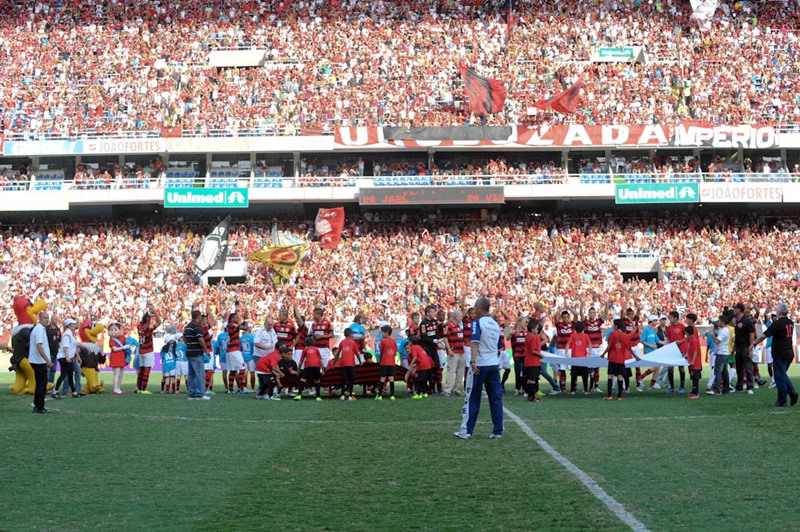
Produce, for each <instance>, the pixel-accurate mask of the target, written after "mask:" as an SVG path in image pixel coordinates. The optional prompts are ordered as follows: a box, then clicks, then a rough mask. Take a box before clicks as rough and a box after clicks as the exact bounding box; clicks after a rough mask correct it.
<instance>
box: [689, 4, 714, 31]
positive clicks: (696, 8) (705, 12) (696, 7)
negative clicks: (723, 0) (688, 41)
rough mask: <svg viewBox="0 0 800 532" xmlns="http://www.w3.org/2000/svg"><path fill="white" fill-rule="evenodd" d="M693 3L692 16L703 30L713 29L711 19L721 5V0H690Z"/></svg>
mask: <svg viewBox="0 0 800 532" xmlns="http://www.w3.org/2000/svg"><path fill="white" fill-rule="evenodd" d="M690 1H691V4H692V18H693V19H695V20H696V21H697V25H698V26H699V27H700V29H701V30H703V31H708V30H710V29H711V19H712V18H714V13H715V12H716V11H717V6H719V0H690Z"/></svg>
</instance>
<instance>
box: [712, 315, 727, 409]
mask: <svg viewBox="0 0 800 532" xmlns="http://www.w3.org/2000/svg"><path fill="white" fill-rule="evenodd" d="M714 339H715V340H716V342H717V345H716V346H715V347H714V358H713V360H712V359H711V357H709V362H711V363H712V364H713V365H714V383H713V384H712V385H711V388H709V389H708V390H707V391H706V393H707V394H708V395H721V394H724V393H728V389H729V388H730V379H729V377H728V357H730V356H731V352H730V349H729V348H728V344H729V342H730V340H731V332H730V330H729V329H728V327H727V326H726V324H725V319H724V318H722V317H720V318H717V321H716V323H714Z"/></svg>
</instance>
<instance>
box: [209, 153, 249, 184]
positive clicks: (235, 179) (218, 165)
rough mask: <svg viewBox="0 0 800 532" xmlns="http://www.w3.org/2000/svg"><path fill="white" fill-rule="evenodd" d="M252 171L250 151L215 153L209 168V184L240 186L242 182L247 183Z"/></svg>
mask: <svg viewBox="0 0 800 532" xmlns="http://www.w3.org/2000/svg"><path fill="white" fill-rule="evenodd" d="M252 171H253V168H252V164H251V163H250V154H249V153H226V154H215V155H213V156H212V158H211V168H209V170H208V186H209V187H211V188H232V187H238V186H240V184H241V183H247V180H249V179H250V176H251V175H252ZM240 180H242V181H240Z"/></svg>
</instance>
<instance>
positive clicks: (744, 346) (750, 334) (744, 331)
mask: <svg viewBox="0 0 800 532" xmlns="http://www.w3.org/2000/svg"><path fill="white" fill-rule="evenodd" d="M733 314H734V316H735V317H736V326H735V332H734V335H733V349H734V355H735V357H736V358H735V360H736V374H737V375H738V376H739V378H738V379H737V380H736V391H737V392H741V391H742V390H743V389H744V386H745V383H747V393H748V394H749V395H753V393H754V392H753V343H754V342H755V340H756V328H755V325H753V320H752V319H750V316H748V315H747V309H746V308H745V306H744V303H737V304H736V306H735V307H733Z"/></svg>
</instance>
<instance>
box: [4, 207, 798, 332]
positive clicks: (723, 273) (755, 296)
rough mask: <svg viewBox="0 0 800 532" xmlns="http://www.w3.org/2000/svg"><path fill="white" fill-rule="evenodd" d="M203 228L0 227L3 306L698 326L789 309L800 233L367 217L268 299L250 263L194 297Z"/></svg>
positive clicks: (243, 226)
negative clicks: (471, 312)
mask: <svg viewBox="0 0 800 532" xmlns="http://www.w3.org/2000/svg"><path fill="white" fill-rule="evenodd" d="M276 222H277V223H278V226H279V228H280V229H281V230H283V231H287V232H289V233H291V234H293V235H294V236H297V237H299V238H306V237H307V235H308V233H309V232H310V231H312V230H313V223H312V222H311V221H309V220H304V219H302V218H293V217H281V219H280V220H279V221H278V220H276ZM272 224H273V222H272V221H267V222H265V221H259V222H256V221H246V220H244V221H241V222H234V223H233V225H232V226H231V234H230V237H229V238H230V253H231V255H233V256H239V257H246V256H248V255H249V254H250V253H253V252H255V251H257V250H259V249H260V248H261V247H262V245H263V244H265V243H266V242H267V241H269V238H270V236H269V235H270V231H271V228H272ZM210 229H211V227H210V225H209V222H207V221H206V222H199V221H192V220H183V219H181V220H178V219H167V220H164V221H161V222H157V221H147V220H139V221H136V220H133V219H131V220H127V221H114V222H110V221H109V222H87V223H68V224H52V225H36V224H25V225H5V226H4V227H3V228H2V231H1V232H0V257H2V262H3V277H4V281H5V282H4V284H6V288H5V293H6V294H12V295H16V294H27V295H30V296H31V297H34V296H38V295H41V296H43V297H44V298H45V299H47V301H48V302H49V303H50V304H51V305H52V307H53V308H56V309H59V313H61V314H62V317H63V316H66V315H75V316H85V317H87V318H89V319H100V318H108V317H111V316H113V318H114V319H116V320H119V321H121V322H123V323H133V322H134V321H135V319H136V316H137V315H139V314H140V313H141V312H142V311H143V309H145V308H146V307H147V305H148V303H149V304H151V305H153V306H155V307H157V308H159V309H160V310H161V312H162V315H163V318H164V320H165V321H166V322H170V323H177V322H181V321H184V320H186V319H187V318H188V317H189V312H190V311H191V309H192V308H197V307H198V306H202V307H203V309H204V310H205V309H207V310H208V311H210V312H213V313H217V311H218V310H219V309H224V308H230V307H231V305H232V302H233V301H234V300H239V301H241V302H242V304H244V305H246V306H247V307H248V308H250V309H251V310H252V311H253V312H254V313H256V314H257V315H259V316H263V315H264V314H265V313H267V312H270V311H271V310H273V309H275V308H278V307H281V306H287V307H288V306H291V305H294V304H296V305H298V306H299V307H300V308H301V310H302V311H303V313H304V314H305V315H310V310H311V309H312V308H313V307H316V306H323V307H325V308H326V310H327V311H328V312H329V315H330V317H331V319H333V320H337V321H341V320H344V319H346V318H347V317H348V316H353V315H354V314H355V313H357V312H360V313H362V314H364V316H365V318H366V320H367V322H368V323H370V324H373V325H374V324H376V323H378V322H380V321H386V322H389V323H390V324H392V325H393V326H404V325H405V323H406V321H407V317H408V315H409V314H410V313H411V312H412V311H414V310H419V309H420V308H421V307H423V306H425V305H427V304H428V303H430V302H439V303H442V304H444V305H445V306H452V305H455V304H456V303H459V304H460V303H463V302H465V301H467V300H469V299H470V298H474V297H478V296H489V297H491V298H492V301H493V303H494V304H495V305H497V306H498V307H499V308H501V309H503V310H504V311H505V312H507V313H508V314H509V315H519V314H520V313H522V312H524V311H525V310H526V309H528V308H530V306H531V305H532V303H533V302H534V301H543V302H545V303H546V304H547V305H548V306H552V307H561V306H569V307H572V308H578V307H579V306H581V303H583V304H584V306H586V305H589V304H593V305H595V306H598V308H599V307H604V306H605V305H606V304H608V305H610V309H611V312H612V313H615V314H617V315H619V313H620V311H621V309H623V308H626V307H628V306H632V305H633V306H636V307H637V308H640V309H641V311H642V313H657V314H660V313H662V312H665V311H668V310H672V309H675V308H677V309H689V310H691V311H693V312H695V313H696V314H697V315H698V316H700V317H701V320H707V319H709V318H710V317H713V316H717V315H718V314H719V313H720V311H721V309H722V307H723V305H725V304H731V302H733V301H738V300H744V301H745V302H746V303H748V306H749V307H753V308H757V309H760V311H761V312H762V313H763V312H764V311H765V310H766V309H767V308H769V307H773V308H774V303H775V300H776V298H784V299H785V300H786V301H788V302H789V304H790V305H792V307H793V308H794V307H797V306H800V295H799V294H798V292H797V288H798V286H800V276H799V275H798V274H797V272H796V268H795V267H794V266H795V265H794V261H795V256H796V255H797V249H798V246H800V244H798V238H797V236H798V234H799V233H798V226H797V223H796V220H794V219H792V218H786V217H770V216H767V215H763V214H750V215H745V214H741V215H723V214H712V213H698V214H694V215H691V216H687V215H686V214H685V213H681V214H675V215H671V214H668V213H660V214H659V215H658V216H646V215H632V216H626V217H619V216H614V215H612V214H608V213H606V214H598V213H567V214H547V213H545V214H540V213H533V212H527V211H522V210H520V211H518V212H517V213H514V212H511V213H502V214H498V213H491V212H489V213H485V214H483V215H482V214H481V213H480V212H475V211H468V212H460V213H437V214H434V213H431V214H425V215H421V214H413V213H402V212H397V211H378V212H367V213H364V214H363V215H361V216H358V217H352V218H349V219H348V225H347V227H346V228H345V232H344V239H343V240H342V243H341V245H340V247H339V249H337V250H323V249H321V248H319V247H317V246H315V245H313V243H312V245H311V247H310V251H309V252H308V255H307V256H305V257H304V258H303V260H302V261H301V263H300V265H299V267H298V269H297V270H296V271H295V274H294V277H293V279H291V280H290V281H288V282H285V283H283V284H279V285H274V284H273V283H272V279H271V277H270V274H269V273H268V271H269V270H268V269H267V268H265V267H263V266H261V265H260V264H258V263H255V262H252V263H250V268H249V275H248V279H247V282H246V283H245V284H244V285H235V286H234V285H231V286H228V285H226V284H224V283H223V284H219V285H213V286H200V285H198V284H196V283H195V279H194V277H193V262H194V259H195V257H196V256H197V252H198V249H199V246H200V243H201V241H202V239H203V238H204V237H205V235H206V233H207V232H208V231H209V230H210ZM618 253H628V254H631V253H635V254H640V253H645V254H649V255H655V256H658V257H659V258H660V260H661V265H662V270H663V273H664V275H663V278H662V279H660V280H656V281H653V282H648V281H645V280H637V279H623V277H622V275H621V274H620V271H619V268H618ZM0 313H1V314H0V328H1V329H3V330H5V331H8V330H9V329H10V328H11V327H12V326H13V322H14V319H13V314H12V312H11V309H10V308H8V307H6V306H4V307H2V310H0ZM1 333H2V331H0V334H1Z"/></svg>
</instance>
